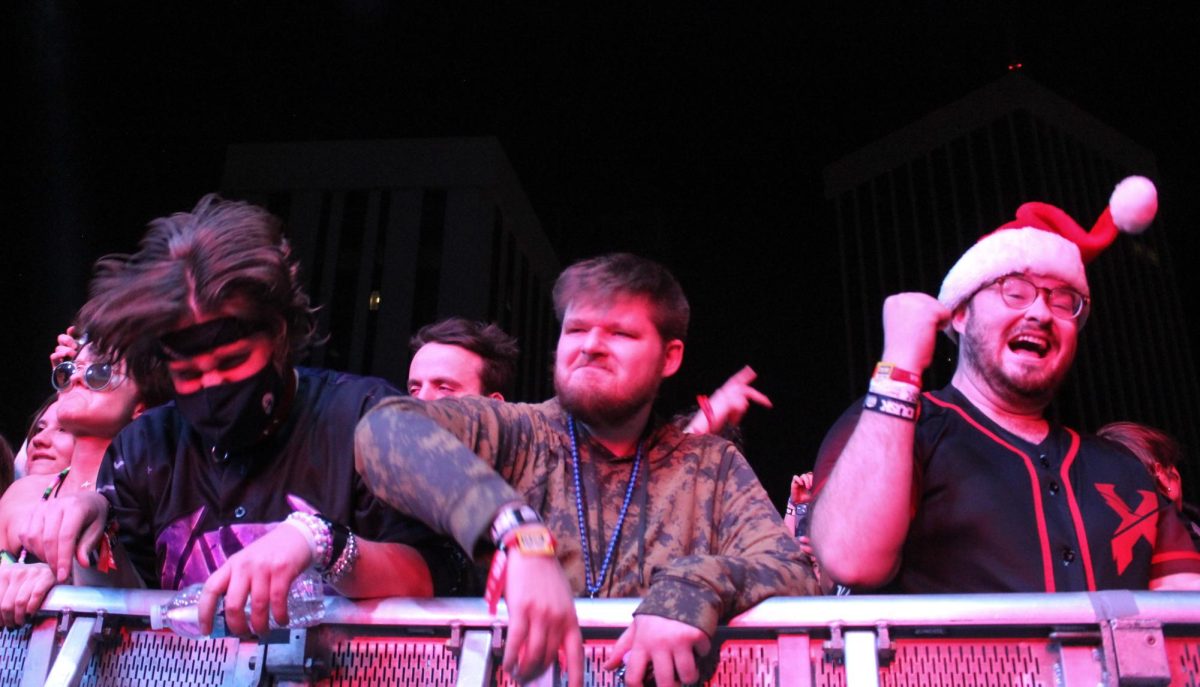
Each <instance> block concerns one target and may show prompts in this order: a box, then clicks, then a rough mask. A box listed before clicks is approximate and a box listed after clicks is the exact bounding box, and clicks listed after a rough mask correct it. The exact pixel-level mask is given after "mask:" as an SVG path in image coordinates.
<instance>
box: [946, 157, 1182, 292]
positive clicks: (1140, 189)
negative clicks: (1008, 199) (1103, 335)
mask: <svg viewBox="0 0 1200 687" xmlns="http://www.w3.org/2000/svg"><path fill="white" fill-rule="evenodd" d="M1157 211H1158V192H1157V190H1156V189H1155V188H1154V182H1152V181H1150V180H1149V179H1147V178H1145V177H1139V176H1133V177H1128V178H1126V179H1124V180H1122V181H1121V183H1119V184H1117V187H1116V188H1115V189H1114V190H1113V192H1112V196H1111V197H1110V198H1109V206H1108V207H1107V208H1105V210H1104V212H1103V213H1101V215H1100V219H1098V220H1096V224H1095V225H1094V226H1093V227H1092V229H1091V231H1085V230H1084V229H1083V228H1082V227H1080V226H1079V224H1078V223H1076V222H1075V220H1073V219H1072V218H1071V217H1070V216H1069V215H1067V213H1065V212H1063V211H1062V210H1061V209H1059V208H1057V207H1055V206H1053V205H1050V204H1048V203H1037V202H1034V203H1025V204H1024V205H1022V206H1021V207H1020V208H1018V209H1017V218H1016V219H1015V220H1013V221H1011V222H1008V223H1007V224H1004V225H1003V226H1001V227H1000V228H999V229H997V230H996V231H993V232H992V233H990V234H988V235H987V236H984V237H983V238H981V239H979V241H978V242H976V244H975V245H974V246H972V247H971V248H969V249H968V250H967V252H965V253H963V255H962V257H961V258H959V259H958V262H956V263H955V264H954V266H953V267H951V268H950V271H949V272H947V273H946V278H945V279H944V280H943V281H942V289H941V291H940V292H939V293H938V300H939V301H941V303H942V305H944V306H946V307H947V308H949V309H950V310H954V309H956V308H958V306H960V305H962V304H963V303H965V302H966V301H967V300H968V299H969V298H970V297H971V296H973V295H975V292H976V291H978V290H979V289H981V288H983V287H984V286H987V285H988V284H990V283H991V282H993V281H995V280H996V279H999V278H1000V277H1003V276H1005V275H1008V274H1018V273H1028V274H1037V275H1041V276H1044V277H1051V278H1054V279H1058V280H1060V281H1062V282H1064V283H1066V284H1068V285H1070V286H1071V287H1072V288H1074V289H1076V290H1077V291H1079V292H1080V293H1082V294H1083V295H1085V296H1090V295H1091V291H1090V290H1089V289H1088V283H1087V275H1086V274H1085V273H1084V265H1086V264H1087V263H1089V262H1091V261H1092V260H1094V259H1095V258H1096V256H1098V255H1100V253H1102V252H1104V249H1105V248H1108V247H1109V246H1110V245H1111V244H1112V242H1113V241H1114V240H1116V238H1117V233H1118V231H1122V232H1126V233H1133V234H1136V233H1140V232H1142V231H1145V229H1146V227H1148V226H1149V225H1150V222H1151V221H1152V220H1153V219H1154V215H1155V213H1156V212H1157Z"/></svg>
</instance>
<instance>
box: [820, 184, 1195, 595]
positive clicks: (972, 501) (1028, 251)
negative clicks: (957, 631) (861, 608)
mask: <svg viewBox="0 0 1200 687" xmlns="http://www.w3.org/2000/svg"><path fill="white" fill-rule="evenodd" d="M1156 206H1157V200H1156V196H1155V192H1154V186H1153V184H1151V183H1150V182H1149V181H1148V180H1146V179H1143V178H1140V177H1132V178H1130V179H1127V180H1125V181H1123V182H1122V183H1121V184H1120V185H1118V186H1117V189H1116V190H1115V191H1114V192H1113V195H1112V199H1111V205H1110V209H1109V210H1106V211H1105V212H1104V214H1103V215H1102V217H1101V219H1100V221H1099V222H1097V224H1096V226H1095V227H1094V228H1093V229H1092V231H1091V232H1090V233H1088V232H1085V231H1084V230H1083V229H1081V228H1080V227H1079V226H1078V225H1077V224H1075V222H1074V221H1073V220H1071V218H1070V217H1068V216H1067V215H1066V214H1065V213H1063V212H1062V211H1061V210H1059V209H1058V208H1055V207H1053V206H1049V205H1045V204H1042V203H1026V204H1025V205H1023V206H1021V208H1020V209H1019V210H1018V211H1017V220H1016V221H1014V222H1010V223H1009V224H1006V225H1004V226H1003V227H1001V228H1000V229H999V230H997V231H995V232H993V233H991V234H989V235H987V236H985V237H984V238H982V239H980V241H979V242H978V243H976V244H975V246H973V247H972V248H971V249H970V250H968V251H967V252H966V253H965V254H964V255H963V256H962V258H960V259H959V261H958V262H957V263H956V264H955V265H954V267H953V268H951V270H950V272H949V273H948V274H947V275H946V279H945V281H944V282H943V283H942V288H941V293H940V294H939V296H938V298H937V300H934V299H933V298H932V297H930V296H927V295H925V294H921V293H902V294H898V295H893V296H891V297H889V298H888V299H887V301H886V302H885V303H884V308H883V326H884V352H883V360H884V361H885V362H881V363H880V364H879V365H878V366H877V367H876V370H875V374H874V376H873V378H872V379H871V383H870V390H869V393H868V394H867V396H866V398H865V400H864V402H863V403H862V404H860V405H858V406H856V407H854V408H851V410H850V411H848V412H847V413H846V414H845V415H843V417H842V419H841V420H840V421H839V422H838V424H837V425H835V427H834V428H833V429H832V430H831V431H830V433H829V435H828V436H827V437H826V440H825V442H824V444H823V445H822V447H821V453H820V456H819V458H818V462H817V469H816V473H817V479H816V482H817V485H818V490H819V491H818V494H817V499H816V505H815V507H814V512H813V523H812V538H813V546H814V548H815V550H816V555H817V559H818V560H819V561H820V564H821V568H822V570H823V571H824V572H825V573H827V574H828V575H830V576H831V577H833V579H835V580H836V581H837V582H839V583H841V584H846V585H849V586H851V587H854V588H857V589H873V588H880V587H882V588H883V589H884V590H886V591H889V592H909V593H936V592H1005V591H1014V592H1017V591H1020V592H1040V591H1045V592H1053V591H1094V590H1098V589H1147V588H1151V589H1168V588H1189V587H1193V586H1194V585H1195V584H1196V583H1197V581H1198V580H1200V576H1198V575H1197V573H1200V555H1197V553H1196V552H1195V551H1194V549H1193V548H1192V545H1191V543H1190V541H1188V539H1187V533H1186V531H1185V530H1184V529H1183V526H1182V522H1181V521H1180V519H1179V517H1178V516H1177V515H1176V514H1175V513H1174V511H1173V509H1171V508H1170V507H1169V504H1166V503H1165V502H1164V500H1163V499H1161V498H1159V497H1158V496H1157V494H1156V493H1155V490H1154V485H1153V483H1152V482H1151V481H1150V479H1149V478H1148V476H1147V474H1146V471H1145V470H1144V469H1143V468H1142V467H1141V465H1140V464H1139V463H1138V462H1137V461H1136V460H1135V459H1133V458H1132V456H1130V455H1128V454H1127V453H1125V452H1122V451H1120V450H1119V449H1117V448H1115V447H1114V446H1113V445H1111V444H1109V443H1107V442H1104V441H1102V440H1100V439H1097V438H1096V437H1092V436H1089V435H1083V434H1079V433H1076V432H1075V431H1073V430H1071V429H1068V428H1066V427H1062V426H1059V425H1057V424H1054V423H1052V422H1050V421H1049V420H1047V419H1046V417H1045V410H1046V407H1047V405H1048V404H1049V403H1050V401H1051V400H1052V399H1053V397H1054V394H1055V391H1056V390H1057V389H1058V387H1059V384H1061V382H1062V381H1063V378H1064V376H1065V375H1066V374H1067V371H1068V370H1069V369H1070V366H1071V362H1072V360H1073V359H1074V357H1075V349H1076V338H1077V335H1078V332H1079V328H1080V327H1082V326H1083V324H1084V322H1085V321H1086V319H1087V316H1088V313H1089V310H1090V299H1089V290H1088V283H1087V278H1086V276H1085V273H1084V263H1085V262H1086V261H1090V260H1091V259H1092V258H1093V257H1095V256H1096V255H1098V254H1099V253H1100V252H1101V251H1102V250H1103V249H1104V248H1105V247H1107V245H1108V244H1110V243H1111V242H1112V241H1113V239H1114V238H1115V237H1116V234H1117V228H1120V229H1122V230H1126V231H1140V230H1141V229H1144V228H1145V226H1146V225H1147V224H1149V222H1150V220H1151V219H1152V218H1153V216H1154V211H1155V209H1156ZM939 329H944V330H945V331H946V332H947V334H949V335H950V337H951V338H952V339H957V341H958V350H959V362H958V366H957V368H956V370H955V373H954V376H953V379H952V380H951V383H950V385H949V386H948V387H946V388H944V389H942V390H940V391H934V392H929V393H925V394H921V393H920V384H921V374H922V373H923V372H924V370H925V368H926V367H927V366H928V365H929V363H930V361H931V360H932V356H933V349H934V339H935V338H936V336H937V332H938V330H939Z"/></svg>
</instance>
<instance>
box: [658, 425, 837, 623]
mask: <svg viewBox="0 0 1200 687" xmlns="http://www.w3.org/2000/svg"><path fill="white" fill-rule="evenodd" d="M712 469H713V470H714V471H715V473H716V474H715V475H714V479H715V480H716V481H717V488H716V489H714V490H713V498H714V499H718V500H719V502H718V503H715V504H712V507H711V508H704V509H702V510H703V511H705V512H708V513H711V514H712V520H713V521H712V522H710V523H707V525H706V526H707V527H709V528H711V530H712V531H713V533H714V537H713V539H712V541H713V542H715V550H713V551H712V552H711V554H710V555H690V556H683V557H681V558H677V559H675V560H674V561H673V562H672V563H670V564H669V565H665V566H661V567H658V568H656V569H655V570H654V572H653V574H652V576H651V581H650V590H649V592H648V593H647V594H646V597H645V600H643V602H642V603H641V605H639V606H638V609H637V611H636V612H635V613H645V614H649V615H658V616H663V617H666V618H671V619H673V620H678V621H681V622H684V623H687V624H689V625H692V626H693V627H697V628H699V629H701V630H703V631H704V632H706V633H708V634H709V635H710V636H711V635H712V634H713V632H715V631H716V627H717V625H718V623H719V622H721V621H724V620H728V619H729V618H730V617H732V616H733V615H736V614H738V613H741V612H742V611H744V610H746V609H748V608H750V607H751V606H753V605H754V604H756V603H758V602H759V601H762V600H763V599H766V598H768V597H772V596H806V595H816V594H819V593H820V590H819V588H818V585H817V583H816V580H815V579H814V577H813V574H812V568H811V567H810V566H809V565H808V563H807V562H806V561H805V560H804V558H803V554H802V553H801V551H800V548H799V546H797V544H796V541H795V539H793V538H792V537H791V536H789V535H788V532H787V529H786V528H785V527H784V526H783V521H782V520H781V519H780V517H779V513H778V512H777V511H776V510H775V508H774V506H772V505H771V502H770V499H769V498H768V497H767V494H766V491H765V490H764V489H763V488H762V485H761V484H760V483H759V481H758V478H757V477H756V476H755V475H754V471H753V470H752V469H751V467H750V465H749V464H748V463H747V462H746V459H745V458H744V457H743V456H742V455H741V454H740V453H739V452H738V451H737V450H736V449H735V448H734V447H733V446H731V445H728V444H726V445H725V447H724V448H723V453H722V456H721V459H720V460H719V461H718V462H717V463H716V465H715V466H714V467H713V468H712Z"/></svg>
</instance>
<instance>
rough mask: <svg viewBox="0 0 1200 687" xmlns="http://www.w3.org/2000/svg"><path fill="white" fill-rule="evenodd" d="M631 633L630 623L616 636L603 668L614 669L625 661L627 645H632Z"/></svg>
mask: <svg viewBox="0 0 1200 687" xmlns="http://www.w3.org/2000/svg"><path fill="white" fill-rule="evenodd" d="M633 634H634V629H633V625H630V626H629V627H627V628H625V631H624V632H622V633H621V636H620V637H618V638H617V643H616V644H613V648H612V653H611V654H609V655H608V660H607V661H605V662H604V669H605V670H616V669H617V668H620V667H621V665H622V664H623V663H625V654H627V653H629V647H631V646H633Z"/></svg>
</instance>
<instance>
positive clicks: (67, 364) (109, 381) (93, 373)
mask: <svg viewBox="0 0 1200 687" xmlns="http://www.w3.org/2000/svg"><path fill="white" fill-rule="evenodd" d="M80 369H82V370H83V383H84V385H85V386H86V387H87V388H89V389H91V390H92V391H104V390H105V389H110V388H112V387H115V386H116V385H117V384H120V383H121V375H118V374H117V373H116V372H115V371H114V370H113V366H112V363H103V362H94V363H84V364H79V363H76V362H75V361H74V360H64V361H62V362H61V363H59V364H57V365H55V366H54V370H53V371H51V373H50V386H52V387H54V388H55V389H56V390H58V391H63V390H64V389H66V388H67V387H69V386H71V378H72V377H74V376H75V372H76V371H77V370H80Z"/></svg>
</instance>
